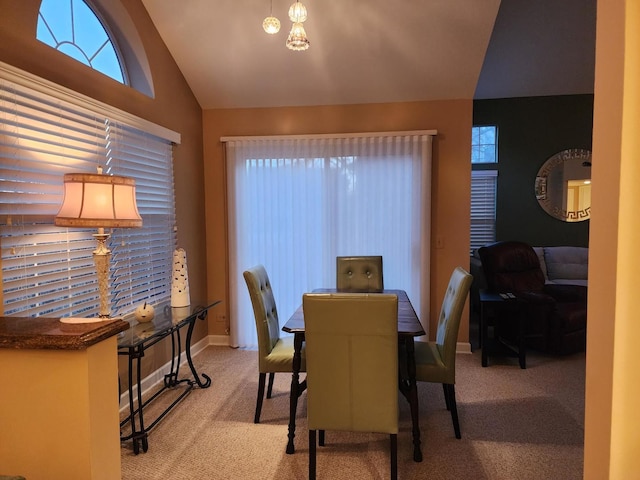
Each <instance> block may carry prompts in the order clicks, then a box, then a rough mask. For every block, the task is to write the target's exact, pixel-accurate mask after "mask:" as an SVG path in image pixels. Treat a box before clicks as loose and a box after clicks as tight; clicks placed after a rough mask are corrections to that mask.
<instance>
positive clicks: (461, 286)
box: [436, 267, 473, 383]
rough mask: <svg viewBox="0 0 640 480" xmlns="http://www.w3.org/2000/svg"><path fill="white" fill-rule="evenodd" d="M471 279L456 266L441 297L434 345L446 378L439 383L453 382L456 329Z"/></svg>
mask: <svg viewBox="0 0 640 480" xmlns="http://www.w3.org/2000/svg"><path fill="white" fill-rule="evenodd" d="M472 281H473V277H472V276H471V275H470V274H469V273H468V272H467V271H466V270H464V269H463V268H461V267H456V268H455V270H454V271H453V272H452V273H451V278H450V279H449V285H448V286H447V291H446V292H445V294H444V298H443V299H442V305H441V307H440V315H439V317H438V329H437V331H436V345H437V348H438V350H439V352H440V357H441V358H442V362H443V364H444V367H445V368H444V373H445V377H446V378H443V379H442V380H441V382H440V383H455V378H456V374H455V364H456V346H457V342H458V330H459V328H460V319H461V317H462V310H463V309H464V304H465V302H466V300H467V295H468V294H469V289H470V288H471V282H472Z"/></svg>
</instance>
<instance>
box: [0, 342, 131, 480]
mask: <svg viewBox="0 0 640 480" xmlns="http://www.w3.org/2000/svg"><path fill="white" fill-rule="evenodd" d="M116 348H117V347H116V337H115V336H113V337H110V338H107V339H106V340H103V341H102V342H100V343H97V344H95V345H92V346H90V347H88V348H87V349H86V350H46V349H43V350H21V349H9V348H0V364H2V365H5V366H6V365H11V368H2V369H0V382H1V383H2V385H5V386H7V388H3V393H2V400H1V401H2V403H1V404H0V425H2V433H1V434H0V435H1V438H2V441H1V442H0V469H1V471H0V474H12V475H22V476H24V477H25V478H29V479H34V480H35V479H38V478H41V479H47V480H89V479H91V480H115V479H119V478H120V429H119V425H118V404H117V403H116V402H115V401H113V402H107V401H105V399H107V398H111V399H114V400H115V398H116V395H117V394H118V389H117V387H116V383H115V382H114V381H113V379H114V378H115V376H116V374H117V362H116ZM105 379H109V380H110V381H105ZM9 386H10V387H9ZM52 399H55V401H52Z"/></svg>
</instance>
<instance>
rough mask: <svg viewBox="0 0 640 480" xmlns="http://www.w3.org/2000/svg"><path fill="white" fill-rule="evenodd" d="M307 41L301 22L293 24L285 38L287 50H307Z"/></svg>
mask: <svg viewBox="0 0 640 480" xmlns="http://www.w3.org/2000/svg"><path fill="white" fill-rule="evenodd" d="M309 45H310V44H309V40H308V39H307V32H305V31H304V26H303V25H302V22H295V23H294V24H293V26H292V27H291V31H290V32H289V37H288V38H287V48H288V49H289V50H296V51H300V50H306V49H307V48H309Z"/></svg>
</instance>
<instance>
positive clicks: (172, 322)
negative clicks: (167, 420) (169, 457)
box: [118, 300, 220, 455]
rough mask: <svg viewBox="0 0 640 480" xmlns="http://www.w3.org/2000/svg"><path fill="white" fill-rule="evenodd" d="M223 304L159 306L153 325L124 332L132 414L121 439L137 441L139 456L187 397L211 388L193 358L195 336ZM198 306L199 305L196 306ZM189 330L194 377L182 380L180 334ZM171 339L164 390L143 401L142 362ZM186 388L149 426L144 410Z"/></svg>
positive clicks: (121, 342)
mask: <svg viewBox="0 0 640 480" xmlns="http://www.w3.org/2000/svg"><path fill="white" fill-rule="evenodd" d="M219 303H220V301H219V300H218V301H215V302H212V303H210V304H208V305H206V306H193V305H192V306H188V307H171V306H170V304H169V302H165V303H162V304H160V305H158V306H157V307H155V317H154V319H153V321H151V322H144V323H135V321H132V325H131V328H129V329H128V330H126V331H124V332H122V333H120V334H119V336H118V355H123V356H127V357H128V365H129V375H128V383H129V415H128V416H127V417H126V418H125V419H124V420H122V421H121V422H120V429H121V430H122V429H123V428H126V427H127V425H128V427H129V428H128V430H130V431H129V432H128V433H126V434H124V435H123V434H121V437H120V440H121V441H127V440H132V441H133V451H134V453H135V454H136V455H137V454H138V453H139V452H140V445H142V450H143V451H144V452H146V451H147V449H148V448H149V443H148V440H147V436H148V432H149V431H150V430H151V429H152V428H153V427H155V426H156V424H157V423H158V422H159V421H160V420H162V418H164V416H165V415H166V414H167V413H169V411H171V409H172V408H173V407H175V406H176V405H177V404H178V403H179V402H180V401H181V400H182V399H183V398H184V397H185V396H187V395H188V394H189V393H190V392H191V390H192V389H193V388H195V386H196V385H197V386H198V387H200V388H208V387H209V386H210V385H211V379H210V378H209V377H208V376H207V375H205V374H204V373H203V374H199V373H198V372H197V371H196V368H195V366H194V365H193V361H192V359H191V336H192V334H193V329H194V327H195V323H196V320H204V319H206V318H207V313H208V311H209V309H210V308H212V307H214V306H216V305H218V304H219ZM195 305H197V304H195ZM185 328H186V330H187V336H186V339H185V342H184V353H185V356H186V359H187V364H188V365H189V369H190V371H191V376H186V377H183V378H180V376H179V374H180V364H181V356H182V342H181V339H180V332H181V331H183V330H184V329H185ZM167 337H171V367H170V370H169V372H168V373H166V374H165V375H164V381H163V385H162V387H161V388H160V389H159V390H158V391H156V392H155V393H153V395H152V396H151V397H149V398H147V399H145V400H144V401H143V399H142V387H141V382H142V378H141V363H142V357H144V353H145V350H147V349H149V348H150V347H152V346H153V345H155V344H156V343H158V342H160V341H162V340H164V339H165V338H167ZM134 370H135V383H134ZM181 384H182V385H183V386H184V387H185V388H184V389H183V390H182V392H181V393H180V395H178V396H177V398H175V399H174V400H173V402H172V403H171V404H170V405H169V406H168V407H166V408H165V409H164V410H163V411H162V412H160V414H158V415H157V416H156V418H155V419H154V420H153V421H151V422H150V423H148V424H147V423H145V419H144V410H145V407H147V406H148V405H149V404H150V403H151V402H153V401H154V400H155V399H157V398H158V397H159V396H160V395H161V394H162V393H164V392H166V391H167V390H169V389H174V388H175V387H177V386H179V385H181Z"/></svg>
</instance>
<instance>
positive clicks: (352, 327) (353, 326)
mask: <svg viewBox="0 0 640 480" xmlns="http://www.w3.org/2000/svg"><path fill="white" fill-rule="evenodd" d="M302 306H303V310H304V323H305V342H306V345H305V348H306V355H307V356H306V359H307V419H308V423H309V478H310V479H315V478H316V431H318V430H319V431H320V438H319V444H320V445H321V446H322V445H324V439H325V436H324V432H325V430H339V431H350V432H378V433H388V434H389V436H390V443H391V445H390V453H391V478H392V479H395V478H397V470H398V458H397V441H398V298H397V297H396V296H395V295H387V294H369V293H334V294H329V293H326V294H322V293H316V294H313V293H311V294H305V295H303V297H302Z"/></svg>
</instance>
